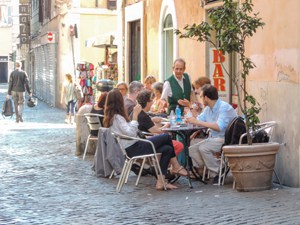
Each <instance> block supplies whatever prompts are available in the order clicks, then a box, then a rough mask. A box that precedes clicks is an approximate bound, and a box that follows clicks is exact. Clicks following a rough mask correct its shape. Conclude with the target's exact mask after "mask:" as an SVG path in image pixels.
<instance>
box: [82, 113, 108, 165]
mask: <svg viewBox="0 0 300 225" xmlns="http://www.w3.org/2000/svg"><path fill="white" fill-rule="evenodd" d="M84 117H85V118H86V122H87V125H88V128H89V136H88V137H87V140H86V144H85V149H84V153H83V160H84V159H85V156H86V152H87V148H88V145H89V142H90V140H94V141H98V135H97V136H95V134H94V133H97V134H98V131H99V128H100V127H102V125H101V121H100V118H103V117H104V116H103V115H100V114H96V113H85V114H84Z"/></svg>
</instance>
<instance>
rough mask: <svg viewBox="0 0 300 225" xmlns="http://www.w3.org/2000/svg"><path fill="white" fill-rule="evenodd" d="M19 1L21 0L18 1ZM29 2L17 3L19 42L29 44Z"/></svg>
mask: <svg viewBox="0 0 300 225" xmlns="http://www.w3.org/2000/svg"><path fill="white" fill-rule="evenodd" d="M20 3H21V1H20ZM29 18H30V17H29V4H20V5H19V23H20V43H21V44H29V37H30V21H29Z"/></svg>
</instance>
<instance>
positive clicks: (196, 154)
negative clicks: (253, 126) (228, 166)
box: [187, 84, 237, 184]
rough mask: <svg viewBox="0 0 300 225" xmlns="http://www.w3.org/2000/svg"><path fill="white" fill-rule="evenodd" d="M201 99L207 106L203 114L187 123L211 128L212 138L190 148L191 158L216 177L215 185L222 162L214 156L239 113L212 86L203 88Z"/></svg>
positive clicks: (196, 164)
mask: <svg viewBox="0 0 300 225" xmlns="http://www.w3.org/2000/svg"><path fill="white" fill-rule="evenodd" d="M200 97H202V98H203V104H204V106H205V108H204V110H203V112H202V113H201V114H200V115H199V116H198V117H197V118H195V117H191V118H188V119H187V121H188V122H189V123H193V124H197V125H199V126H204V127H207V128H209V129H210V136H209V138H207V139H205V140H203V141H201V142H199V143H197V144H195V145H192V146H190V148H189V151H190V157H191V158H192V160H193V163H194V166H195V167H196V168H197V169H200V168H203V166H204V165H205V166H206V167H207V168H208V169H209V171H210V173H211V174H212V177H214V180H213V184H217V183H218V179H219V177H218V173H219V167H220V162H219V160H218V159H217V158H216V157H215V155H214V154H215V153H217V152H220V151H221V147H222V145H223V143H224V137H225V130H226V128H227V126H228V125H229V123H230V122H231V121H232V119H233V118H235V117H237V113H236V111H235V110H234V108H233V107H232V106H231V105H230V104H228V103H227V102H224V101H222V100H220V99H219V96H218V91H217V89H216V88H215V87H214V86H212V85H210V84H206V85H204V86H203V87H202V93H201V95H200ZM198 171H199V170H198Z"/></svg>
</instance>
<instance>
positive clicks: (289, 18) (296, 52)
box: [247, 0, 300, 187]
mask: <svg viewBox="0 0 300 225" xmlns="http://www.w3.org/2000/svg"><path fill="white" fill-rule="evenodd" d="M253 3H254V6H255V7H254V11H259V13H260V14H259V15H260V16H261V17H262V19H263V21H264V22H265V23H266V25H265V26H264V28H263V29H260V30H259V31H258V32H257V33H256V34H255V35H254V36H253V38H251V40H249V42H248V46H247V50H248V53H249V56H250V57H251V59H252V60H253V61H254V63H255V64H256V68H255V69H254V70H253V71H252V73H251V75H250V77H249V78H250V82H249V91H250V92H251V93H254V95H255V96H256V97H257V99H258V101H259V102H260V104H261V106H262V112H261V115H260V118H261V121H270V120H275V121H277V122H278V126H277V127H276V129H275V135H274V138H273V140H274V141H277V142H279V143H281V144H282V145H281V148H280V151H279V154H278V156H277V162H276V171H277V172H278V173H279V176H280V177H281V179H282V182H283V183H284V184H286V185H288V186H293V187H299V186H300V183H299V177H300V173H299V170H300V166H299V162H300V139H299V131H300V126H299V125H300V116H299V112H300V101H299V95H300V84H299V81H300V63H299V62H300V37H299V36H300V27H299V24H298V23H296V21H299V20H300V14H298V13H297V12H296V10H297V9H299V8H300V1H298V0H291V1H288V2H283V1H275V0H272V4H270V2H269V1H259V0H255V1H253Z"/></svg>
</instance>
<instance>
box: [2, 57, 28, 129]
mask: <svg viewBox="0 0 300 225" xmlns="http://www.w3.org/2000/svg"><path fill="white" fill-rule="evenodd" d="M15 67H16V70H14V71H13V72H11V74H10V78H9V85H8V93H7V96H6V98H7V99H9V98H10V95H12V98H13V101H14V106H15V112H16V122H17V123H19V122H23V117H22V115H23V110H24V100H25V89H26V90H27V92H28V94H29V96H30V97H32V93H31V91H30V87H29V81H28V76H27V73H26V72H25V71H23V70H22V69H21V67H22V63H21V62H19V61H17V62H16V63H15Z"/></svg>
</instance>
